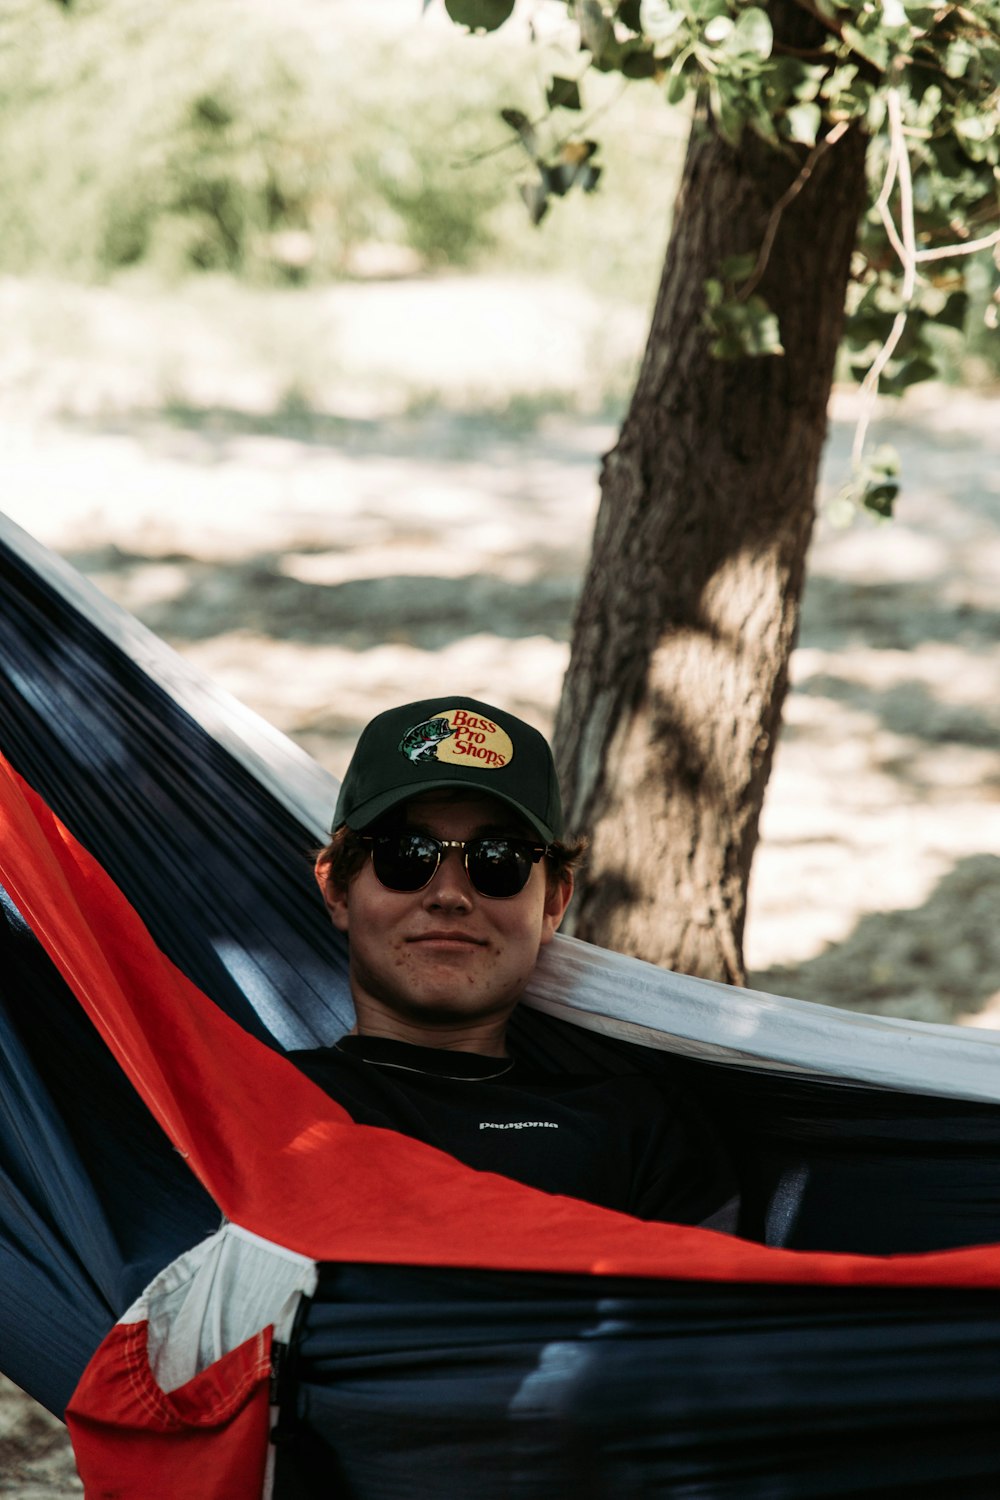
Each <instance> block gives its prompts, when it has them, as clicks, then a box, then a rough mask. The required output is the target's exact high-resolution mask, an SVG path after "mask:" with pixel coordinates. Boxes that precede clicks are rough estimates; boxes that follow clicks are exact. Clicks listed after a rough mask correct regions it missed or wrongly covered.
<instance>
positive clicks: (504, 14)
mask: <svg viewBox="0 0 1000 1500" xmlns="http://www.w3.org/2000/svg"><path fill="white" fill-rule="evenodd" d="M444 8H445V10H446V11H447V12H448V14H449V16H451V19H452V20H453V21H454V22H455V24H456V26H468V28H469V30H470V31H496V30H497V28H498V27H500V26H502V25H503V23H504V22H505V21H507V20H509V19H510V16H511V15H512V13H513V10H514V0H444Z"/></svg>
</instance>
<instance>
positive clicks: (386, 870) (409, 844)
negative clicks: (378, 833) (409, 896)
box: [372, 833, 441, 891]
mask: <svg viewBox="0 0 1000 1500" xmlns="http://www.w3.org/2000/svg"><path fill="white" fill-rule="evenodd" d="M440 855H441V849H440V846H439V845H438V843H437V840H436V839H431V838H427V837H425V836H424V835H423V834H419V833H401V834H398V835H396V834H393V835H388V836H387V837H385V838H380V839H376V840H375V842H374V844H372V868H373V870H374V871H375V878H376V879H377V880H378V881H379V882H380V884H382V885H384V886H387V887H388V889H389V890H390V891H419V890H421V889H422V888H423V887H424V886H425V885H426V884H427V882H428V881H429V880H430V878H431V876H432V875H433V874H434V871H435V870H436V869H437V867H438V860H439V859H440Z"/></svg>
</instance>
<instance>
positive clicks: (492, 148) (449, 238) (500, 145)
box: [0, 0, 1000, 380]
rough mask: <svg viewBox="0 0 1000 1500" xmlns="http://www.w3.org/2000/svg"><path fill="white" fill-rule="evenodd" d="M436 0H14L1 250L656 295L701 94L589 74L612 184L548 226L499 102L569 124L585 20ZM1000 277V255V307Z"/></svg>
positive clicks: (265, 283)
mask: <svg viewBox="0 0 1000 1500" xmlns="http://www.w3.org/2000/svg"><path fill="white" fill-rule="evenodd" d="M420 9H421V6H420V0H372V3H370V4H367V5H362V4H359V3H358V0H284V3H283V4H282V5H280V6H278V5H275V4H269V3H267V0H171V3H170V4H169V5H168V6H163V7H159V8H151V7H149V6H148V5H146V4H144V3H143V0H74V4H73V5H72V7H71V8H68V9H67V8H65V7H63V6H62V5H59V4H55V3H53V0H5V3H4V5H3V7H2V10H0V99H2V100H3V104H2V106H0V273H7V274H13V275H17V276H24V275H32V276H38V275H39V274H41V275H43V276H50V277H53V278H56V279H62V280H66V281H71V282H83V283H100V282H106V281H108V280H111V279H116V280H119V281H120V280H121V279H122V278H123V277H130V276H131V277H134V276H135V275H136V274H137V273H138V274H141V275H142V276H143V277H145V278H147V279H148V278H152V279H153V280H155V281H156V282H160V283H163V284H170V283H172V282H175V281H177V280H179V279H183V278H188V277H191V276H196V275H201V274H204V273H213V274H214V275H215V276H220V275H221V276H223V277H225V278H227V279H232V280H234V281H236V282H237V283H243V284H246V285H248V286H253V287H257V288H260V287H268V288H272V289H277V288H280V287H282V286H293V285H295V286H302V285H318V284H323V283H329V282H331V281H342V280H344V279H350V278H370V277H381V276H385V275H394V276H400V275H417V274H424V273H429V272H433V271H435V270H438V269H440V268H445V267H447V268H449V269H452V270H454V269H466V270H470V271H483V270H502V271H503V272H505V273H515V274H516V273H519V272H523V273H531V274H542V275H546V274H551V275H553V276H559V277H561V278H564V279H569V280H571V281H577V282H580V283H582V284H584V285H585V286H587V287H588V288H589V289H590V290H591V291H593V292H595V293H596V294H598V295H599V296H602V297H609V298H611V299H613V300H614V301H621V300H625V301H628V302H630V303H632V304H633V305H642V306H646V305H648V304H649V302H650V301H651V299H652V296H653V295H654V293H655V288H656V284H657V280H658V277H659V272H660V267H661V263H662V256H663V249H664V246H665V242H666V234H667V230H668V227H669V213H670V206H671V202H672V199H673V194H674V188H675V183H676V179H677V177H678V175H679V170H680V165H681V159H682V155H683V150H684V141H685V138H686V133H687V117H686V114H685V113H684V111H683V110H678V109H676V108H673V107H671V106H670V105H668V104H667V102H666V100H665V98H664V93H663V87H662V85H659V86H658V85H657V84H655V83H654V82H652V81H633V82H631V83H625V82H624V81H623V80H622V79H621V78H618V77H614V76H610V77H594V76H593V75H590V76H588V79H587V93H586V96H585V106H586V108H585V111H584V114H583V116H582V117H581V116H576V117H575V118H574V119H573V122H572V125H573V131H574V133H575V134H577V135H578V134H580V133H581V132H588V131H589V132H590V133H594V134H597V135H598V136H599V139H600V152H601V157H600V160H601V164H602V173H601V177H600V184H599V187H598V190H597V192H596V194H595V195H594V196H593V197H589V198H588V197H584V196H583V195H571V196H570V197H568V198H567V199H565V200H563V201H561V202H560V203H559V204H558V206H557V208H556V209H555V210H554V211H553V212H552V213H550V214H549V215H548V216H547V217H546V219H545V222H544V224H543V225H542V226H541V227H540V228H539V229H538V230H537V231H536V230H533V229H532V227H531V225H530V224H529V222H528V216H527V214H526V212H525V208H524V203H523V201H522V197H521V193H520V192H519V187H521V186H522V182H523V173H524V168H525V164H526V163H525V158H524V154H523V152H522V151H521V149H520V146H519V143H518V141H517V138H516V137H512V132H511V130H510V128H509V127H508V125H506V124H504V123H503V120H502V119H501V111H502V110H506V111H508V113H509V112H510V111H511V110H512V109H514V110H516V111H519V112H520V113H521V115H522V117H523V118H525V119H527V120H529V121H532V122H539V125H540V128H542V129H551V128H552V123H553V122H552V120H551V119H546V118H545V117H546V102H545V94H546V87H547V85H548V84H549V81H550V79H551V76H552V74H553V72H561V73H563V74H568V75H570V76H572V74H573V71H574V68H575V66H576V58H575V56H574V53H573V51H572V48H571V46H570V42H569V36H568V35H567V38H566V39H565V50H564V51H562V52H560V48H561V44H562V43H563V38H561V37H560V34H559V31H558V28H556V29H555V30H554V31H553V32H552V33H551V35H550V36H549V37H548V42H547V47H546V48H539V47H537V46H532V45H531V43H530V41H529V37H528V31H527V27H526V26H520V27H519V26H518V25H517V24H516V22H515V23H512V24H511V25H509V26H507V27H505V28H504V29H503V31H502V32H500V33H497V34H496V35H494V36H491V37H488V38H479V39H477V40H476V42H475V43H474V44H473V43H470V41H469V40H468V39H467V38H465V37H464V36H462V35H461V33H460V32H459V31H458V30H457V29H456V28H455V27H454V26H453V25H452V24H451V23H450V22H449V21H448V20H447V18H446V16H445V15H444V12H443V7H439V6H432V7H431V9H430V10H429V11H428V13H427V14H426V15H425V16H423V17H421V14H420ZM555 9H556V10H558V9H559V8H558V7H556V8H555ZM577 71H579V69H577ZM994 279H995V277H994V272H993V267H992V264H991V263H990V262H989V260H988V257H984V259H983V266H982V269H981V273H980V275H979V278H978V283H975V278H974V284H977V285H979V287H980V288H981V297H982V302H983V306H984V307H985V305H986V303H987V301H988V299H989V295H990V292H991V291H992V287H993V284H994ZM981 325H982V320H981V317H980V318H979V319H976V318H972V319H970V323H969V325H968V326H969V327H981ZM990 333H991V330H983V332H982V334H981V335H978V336H977V337H976V338H975V339H974V340H973V341H972V342H971V343H969V342H967V341H963V339H962V338H961V336H960V335H958V334H957V333H956V334H954V335H949V331H948V330H945V332H944V333H943V334H941V333H939V332H937V331H935V333H934V334H933V337H934V338H935V340H942V339H943V341H944V344H945V346H946V347H945V348H944V349H943V350H939V351H938V354H939V357H940V356H941V354H943V356H944V365H945V370H946V372H947V373H949V374H950V376H951V378H953V379H961V378H973V379H977V380H986V379H993V378H995V376H996V374H997V373H998V372H1000V352H998V350H997V347H996V346H997V340H996V339H995V338H993V337H991V336H990ZM842 373H843V375H844V377H845V378H850V375H851V370H850V366H849V362H848V358H847V356H845V359H844V364H843V370H842Z"/></svg>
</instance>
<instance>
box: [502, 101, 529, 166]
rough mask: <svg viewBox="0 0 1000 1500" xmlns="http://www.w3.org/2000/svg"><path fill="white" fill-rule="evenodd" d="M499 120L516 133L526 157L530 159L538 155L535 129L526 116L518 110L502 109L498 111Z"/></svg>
mask: <svg viewBox="0 0 1000 1500" xmlns="http://www.w3.org/2000/svg"><path fill="white" fill-rule="evenodd" d="M500 118H501V120H503V122H504V124H505V125H509V126H510V128H511V130H516V131H517V133H518V135H519V136H520V138H521V145H522V146H523V147H524V149H525V151H527V153H528V155H529V156H530V157H532V158H534V157H536V156H537V155H538V137H537V136H536V134H535V127H534V125H532V123H531V121H530V120H529V119H528V116H527V115H526V114H524V113H523V112H522V111H521V110H519V109H502V110H501V111H500Z"/></svg>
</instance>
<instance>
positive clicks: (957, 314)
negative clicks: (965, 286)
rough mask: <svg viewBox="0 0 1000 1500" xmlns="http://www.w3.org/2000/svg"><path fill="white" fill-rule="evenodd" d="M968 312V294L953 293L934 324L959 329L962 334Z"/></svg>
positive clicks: (962, 292) (961, 292)
mask: <svg viewBox="0 0 1000 1500" xmlns="http://www.w3.org/2000/svg"><path fill="white" fill-rule="evenodd" d="M968 311H969V294H968V292H964V291H959V292H952V293H951V295H950V296H949V297H948V299H947V300H946V302H945V304H944V307H942V309H941V311H940V312H939V313H938V315H937V317H936V318H935V319H934V322H935V323H938V324H940V326H941V327H942V328H957V329H958V330H959V332H961V331H962V330H963V329H964V328H965V319H966V317H967V315H968Z"/></svg>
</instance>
